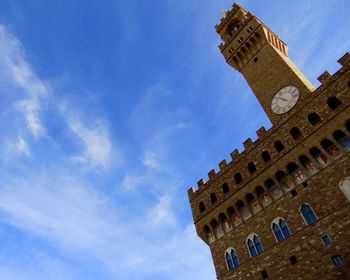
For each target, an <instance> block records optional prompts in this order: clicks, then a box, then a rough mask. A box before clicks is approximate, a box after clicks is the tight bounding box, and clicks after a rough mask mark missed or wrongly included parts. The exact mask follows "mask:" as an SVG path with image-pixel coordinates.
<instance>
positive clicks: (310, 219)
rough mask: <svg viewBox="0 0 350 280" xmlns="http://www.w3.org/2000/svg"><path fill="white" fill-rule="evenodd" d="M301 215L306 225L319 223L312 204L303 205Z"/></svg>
mask: <svg viewBox="0 0 350 280" xmlns="http://www.w3.org/2000/svg"><path fill="white" fill-rule="evenodd" d="M300 213H301V215H302V216H303V218H304V220H305V223H306V224H308V225H311V224H313V223H315V222H316V221H317V217H316V214H315V212H314V210H313V209H312V208H311V206H310V204H306V203H303V204H302V205H301V206H300Z"/></svg>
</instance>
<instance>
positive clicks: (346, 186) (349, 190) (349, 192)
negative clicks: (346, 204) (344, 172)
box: [339, 178, 350, 201]
mask: <svg viewBox="0 0 350 280" xmlns="http://www.w3.org/2000/svg"><path fill="white" fill-rule="evenodd" d="M339 187H340V189H341V190H342V192H343V193H344V195H345V196H346V198H347V199H348V200H349V201H350V178H345V179H343V180H342V181H341V182H340V184H339Z"/></svg>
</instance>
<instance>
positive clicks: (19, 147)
mask: <svg viewBox="0 0 350 280" xmlns="http://www.w3.org/2000/svg"><path fill="white" fill-rule="evenodd" d="M7 153H8V154H16V155H24V156H27V157H29V156H30V148H29V146H28V144H27V142H26V141H25V140H24V139H23V137H22V136H21V135H20V136H18V139H17V141H14V142H8V143H7Z"/></svg>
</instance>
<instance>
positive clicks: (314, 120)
mask: <svg viewBox="0 0 350 280" xmlns="http://www.w3.org/2000/svg"><path fill="white" fill-rule="evenodd" d="M307 118H308V120H309V122H310V123H311V124H312V125H316V124H318V123H319V122H320V121H321V118H320V116H319V115H318V114H316V113H311V114H309V115H308V117H307Z"/></svg>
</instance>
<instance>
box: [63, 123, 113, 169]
mask: <svg viewBox="0 0 350 280" xmlns="http://www.w3.org/2000/svg"><path fill="white" fill-rule="evenodd" d="M67 122H68V126H69V127H70V129H71V130H72V131H73V132H74V133H75V134H76V135H77V136H78V137H79V138H80V140H81V141H82V142H83V144H84V148H85V150H84V152H83V154H82V155H80V156H75V157H73V159H74V160H77V161H80V162H83V163H86V164H88V165H90V166H93V167H98V166H101V167H104V168H106V167H108V165H109V163H110V158H111V152H112V144H111V141H110V137H109V132H108V128H107V127H106V126H105V125H104V124H102V122H95V123H94V124H93V125H90V126H89V127H88V126H86V125H85V124H83V123H82V122H81V121H80V120H79V119H77V118H68V119H67Z"/></svg>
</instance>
